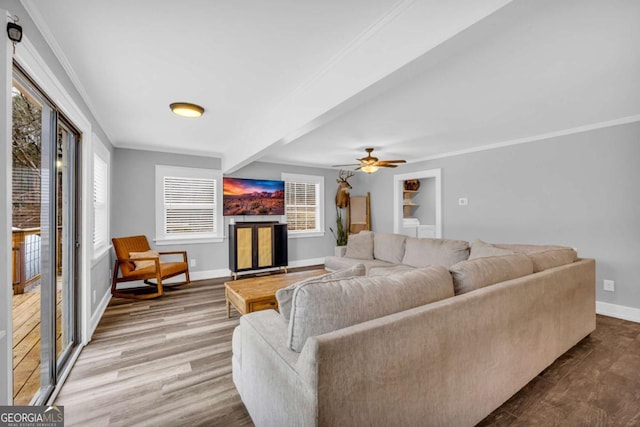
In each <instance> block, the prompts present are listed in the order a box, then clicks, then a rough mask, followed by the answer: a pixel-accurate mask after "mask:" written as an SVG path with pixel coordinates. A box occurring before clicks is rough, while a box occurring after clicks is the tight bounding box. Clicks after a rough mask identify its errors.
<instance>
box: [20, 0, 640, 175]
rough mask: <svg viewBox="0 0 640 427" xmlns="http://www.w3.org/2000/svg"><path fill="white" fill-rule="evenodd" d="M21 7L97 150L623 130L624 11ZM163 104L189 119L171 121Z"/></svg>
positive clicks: (468, 146) (351, 144) (280, 149)
mask: <svg viewBox="0 0 640 427" xmlns="http://www.w3.org/2000/svg"><path fill="white" fill-rule="evenodd" d="M23 4H24V5H25V7H26V8H27V10H28V11H29V13H30V15H31V16H32V18H33V20H34V21H35V22H36V24H37V25H38V27H39V28H40V30H41V32H43V34H44V35H45V37H46V38H47V39H48V41H49V44H50V45H51V46H52V48H53V50H54V52H55V53H56V55H57V56H58V58H59V59H60V60H61V62H62V63H63V65H64V66H65V68H66V69H67V72H69V74H70V75H71V77H72V79H73V80H74V83H75V84H76V86H77V87H78V90H79V91H80V93H81V94H82V95H83V97H84V98H85V101H86V102H87V104H88V105H89V106H90V108H91V110H92V112H93V113H94V115H95V117H96V119H97V120H98V121H99V122H100V124H101V125H102V127H103V129H104V130H105V132H106V133H107V135H108V136H109V138H110V139H111V141H112V143H113V144H114V145H115V146H117V147H128V148H138V149H153V150H161V151H168V152H178V153H196V154H203V155H213V156H221V157H222V158H223V167H224V169H225V170H226V171H232V170H235V169H237V168H239V167H241V166H243V165H245V164H247V163H248V162H250V161H253V160H258V159H261V160H265V161H272V162H282V163H293V164H308V165H315V166H322V167H328V166H330V165H332V164H338V163H349V162H351V161H352V160H353V159H355V158H356V157H362V156H363V155H364V148H365V147H375V148H376V152H375V154H376V155H378V156H379V157H383V158H405V159H407V160H410V161H415V160H419V159H424V158H430V157H437V156H439V155H442V154H444V153H451V152H457V151H464V150H473V149H477V148H478V147H481V146H487V145H492V144H500V143H509V142H518V141H526V140H530V139H535V138H539V137H540V136H545V135H553V134H562V133H566V132H571V131H572V130H579V129H589V128H594V127H598V126H602V125H605V124H607V123H617V122H625V121H633V120H640V79H639V78H638V76H639V75H640V49H638V45H639V42H640V25H638V22H640V2H638V1H635V0H608V1H606V2H603V1H601V0H581V1H577V0H574V1H569V0H567V1H561V2H558V1H554V0H526V1H522V0H516V1H513V2H509V1H508V0H486V1H483V2H477V1H475V0H456V1H451V0H423V1H420V0H399V1H398V0H332V1H327V0H324V1H320V0H315V1H312V0H306V1H301V0H275V1H274V0H271V1H268V2H267V1H261V0H243V1H225V2H222V1H211V0H209V1H207V0H190V1H168V0H135V1H133V0H128V1H124V0H115V1H113V0H112V1H109V2H106V1H102V2H98V1H86V0H51V1H47V2H42V1H39V2H38V1H33V0H24V1H23ZM26 36H27V37H28V36H29V35H28V34H26ZM176 101H187V102H194V103H197V104H200V105H202V106H204V107H205V109H206V113H205V115H204V116H203V117H202V118H200V119H184V118H180V117H177V116H174V115H173V114H172V113H171V112H170V111H169V107H168V105H169V103H171V102H176Z"/></svg>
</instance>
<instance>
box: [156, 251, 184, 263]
mask: <svg viewBox="0 0 640 427" xmlns="http://www.w3.org/2000/svg"><path fill="white" fill-rule="evenodd" d="M159 254H160V255H161V256H162V255H182V258H183V260H184V262H187V251H170V252H159Z"/></svg>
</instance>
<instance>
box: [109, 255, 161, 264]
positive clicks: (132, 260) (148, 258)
mask: <svg viewBox="0 0 640 427" xmlns="http://www.w3.org/2000/svg"><path fill="white" fill-rule="evenodd" d="M153 260H158V262H160V261H159V260H160V258H159V257H157V256H151V257H145V258H118V259H117V260H116V261H117V262H118V263H123V262H136V261H153Z"/></svg>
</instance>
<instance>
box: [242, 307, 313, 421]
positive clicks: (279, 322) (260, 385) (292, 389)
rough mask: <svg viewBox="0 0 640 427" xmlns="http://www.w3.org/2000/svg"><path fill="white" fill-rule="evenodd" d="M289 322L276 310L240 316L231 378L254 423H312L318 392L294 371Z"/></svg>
mask: <svg viewBox="0 0 640 427" xmlns="http://www.w3.org/2000/svg"><path fill="white" fill-rule="evenodd" d="M287 328H288V323H287V322H286V321H284V319H282V316H280V314H278V313H277V312H276V311H275V310H263V311H257V312H254V313H249V314H246V315H244V316H242V317H241V318H240V326H239V329H240V330H239V331H238V333H236V334H234V335H235V336H234V339H239V340H240V344H239V347H238V345H237V344H236V343H234V345H233V347H234V348H235V349H236V350H234V351H235V352H237V353H239V354H241V360H240V361H239V362H240V363H236V364H234V365H233V368H234V370H238V369H239V370H240V372H236V371H234V372H233V377H234V381H235V382H236V386H237V388H238V391H239V392H240V397H241V398H242V401H243V402H244V404H245V406H246V408H247V411H248V412H249V414H250V415H251V419H252V420H253V422H254V423H255V424H256V425H278V426H280V425H282V426H284V425H290V426H293V425H304V426H308V425H315V423H316V421H315V420H316V416H317V399H316V396H317V393H316V390H315V388H312V387H311V384H310V382H309V381H306V380H305V379H303V378H302V377H301V376H300V375H298V372H297V371H296V365H297V360H298V358H299V356H300V355H299V354H298V353H296V352H293V351H291V350H289V348H287V338H286V337H287Z"/></svg>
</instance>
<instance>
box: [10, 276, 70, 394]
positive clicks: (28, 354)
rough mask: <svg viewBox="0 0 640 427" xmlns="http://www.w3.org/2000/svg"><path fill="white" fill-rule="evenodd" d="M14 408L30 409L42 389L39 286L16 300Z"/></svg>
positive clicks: (58, 320)
mask: <svg viewBox="0 0 640 427" xmlns="http://www.w3.org/2000/svg"><path fill="white" fill-rule="evenodd" d="M61 300H62V293H61V291H60V290H58V296H57V303H56V338H57V349H58V350H60V349H61V347H60V344H61V340H62V330H61V324H62V323H61V316H62V306H61ZM12 304H13V311H12V316H13V404H14V405H28V404H29V402H30V401H31V399H32V398H33V396H34V395H35V394H36V393H37V392H38V389H39V388H40V285H39V284H37V285H35V286H32V287H30V288H29V289H28V290H27V291H26V292H25V293H23V294H17V295H14V296H13V301H12Z"/></svg>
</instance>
